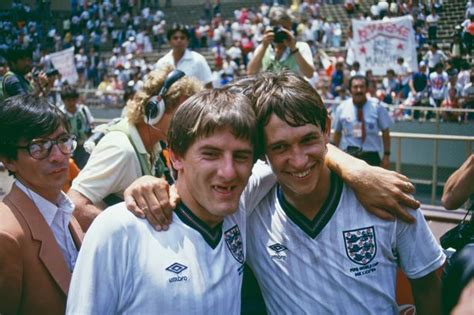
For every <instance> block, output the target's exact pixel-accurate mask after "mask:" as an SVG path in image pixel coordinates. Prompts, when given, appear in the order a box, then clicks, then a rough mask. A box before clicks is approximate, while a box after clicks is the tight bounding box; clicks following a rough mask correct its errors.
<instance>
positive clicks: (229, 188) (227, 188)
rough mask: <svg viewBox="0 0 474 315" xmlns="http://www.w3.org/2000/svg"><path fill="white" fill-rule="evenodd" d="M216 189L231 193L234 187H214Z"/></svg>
mask: <svg viewBox="0 0 474 315" xmlns="http://www.w3.org/2000/svg"><path fill="white" fill-rule="evenodd" d="M214 188H215V189H220V190H227V191H231V190H232V187H231V186H229V187H222V186H214Z"/></svg>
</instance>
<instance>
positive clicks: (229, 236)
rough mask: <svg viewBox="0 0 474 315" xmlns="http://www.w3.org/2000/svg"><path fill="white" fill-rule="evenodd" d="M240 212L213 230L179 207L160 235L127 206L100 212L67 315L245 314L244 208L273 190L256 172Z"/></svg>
mask: <svg viewBox="0 0 474 315" xmlns="http://www.w3.org/2000/svg"><path fill="white" fill-rule="evenodd" d="M254 172H255V173H258V175H259V176H252V178H251V180H250V181H249V185H248V186H247V188H246V190H245V191H244V193H243V195H242V198H241V199H240V205H239V210H238V211H237V212H236V213H235V214H233V215H230V216H227V217H226V218H225V219H224V220H223V222H222V224H221V225H218V226H216V227H214V228H213V229H210V228H209V227H208V226H207V225H206V224H204V223H203V222H202V221H201V220H199V218H197V217H196V216H194V215H193V213H192V212H191V210H189V209H188V208H187V207H186V206H185V205H183V204H181V205H179V206H178V207H177V209H176V210H175V212H174V213H173V224H171V226H170V229H169V230H168V231H166V232H157V231H155V230H154V229H153V227H152V226H151V225H150V224H149V223H148V222H147V221H146V220H144V219H139V218H136V217H135V216H134V215H133V214H132V213H130V212H129V211H128V210H127V209H126V207H125V204H124V203H120V204H117V205H115V206H113V207H110V208H108V209H107V210H106V211H104V212H103V213H101V214H100V215H99V216H98V217H97V218H96V219H95V220H94V222H93V224H92V225H91V227H90V228H89V230H88V231H87V234H86V237H85V239H84V242H83V244H82V248H81V250H80V253H79V257H78V259H77V263H76V267H75V269H74V273H73V277H72V281H71V286H70V289H69V295H68V304H67V311H66V313H68V314H157V313H160V314H190V313H191V314H212V313H214V314H239V313H240V303H241V300H240V289H241V285H242V272H243V266H244V265H243V263H244V261H245V259H246V250H245V248H246V237H245V234H246V217H247V213H246V212H245V211H244V210H245V209H252V208H254V207H255V206H256V204H257V203H258V201H259V200H261V199H262V198H263V196H265V195H266V194H267V192H268V190H269V189H270V188H271V187H272V185H273V183H274V181H275V180H274V178H273V176H270V175H271V173H270V171H269V169H268V168H263V169H262V168H260V170H256V171H255V169H254Z"/></svg>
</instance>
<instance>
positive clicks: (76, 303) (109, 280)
mask: <svg viewBox="0 0 474 315" xmlns="http://www.w3.org/2000/svg"><path fill="white" fill-rule="evenodd" d="M117 206H123V204H119V205H117ZM117 206H114V207H112V208H109V209H107V210H106V211H104V212H103V213H101V214H100V215H99V216H98V217H97V218H96V219H95V220H94V222H93V223H92V225H91V227H90V228H89V230H88V231H87V234H86V236H85V238H84V242H83V243H82V246H81V250H80V252H79V256H78V258H77V262H76V266H75V268H74V272H73V274H72V279H71V285H70V287H69V293H68V300H67V307H66V314H117V313H120V310H119V309H118V307H119V304H120V303H126V301H123V299H124V297H125V298H126V296H127V295H126V292H127V291H130V290H127V288H126V285H125V284H126V279H125V277H126V276H127V274H129V272H128V271H129V269H130V266H129V263H130V261H133V259H134V258H136V256H135V255H134V253H133V248H132V247H131V246H130V244H129V242H128V241H127V239H126V236H127V234H128V231H127V230H126V228H125V227H124V225H123V224H122V222H121V219H120V217H121V213H116V211H117V210H119V209H116V207H117ZM112 212H113V213H112ZM117 217H118V218H117ZM129 276H130V277H131V275H129Z"/></svg>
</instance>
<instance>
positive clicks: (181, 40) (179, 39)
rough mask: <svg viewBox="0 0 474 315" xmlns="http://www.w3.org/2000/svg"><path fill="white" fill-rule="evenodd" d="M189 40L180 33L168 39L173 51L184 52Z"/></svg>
mask: <svg viewBox="0 0 474 315" xmlns="http://www.w3.org/2000/svg"><path fill="white" fill-rule="evenodd" d="M188 43H189V39H188V38H187V37H186V34H184V33H182V32H176V33H174V34H173V35H172V36H171V38H170V46H171V47H172V48H173V49H175V50H182V51H184V50H185V49H186V48H188Z"/></svg>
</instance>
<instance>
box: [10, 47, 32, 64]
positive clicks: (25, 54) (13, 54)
mask: <svg viewBox="0 0 474 315" xmlns="http://www.w3.org/2000/svg"><path fill="white" fill-rule="evenodd" d="M3 57H4V58H5V59H6V60H7V62H9V63H11V62H16V61H17V60H20V59H24V58H30V59H31V58H32V57H33V51H32V50H31V49H30V48H25V47H23V46H20V45H14V46H12V47H10V48H8V49H7V50H6V51H5V52H4V53H3Z"/></svg>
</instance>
